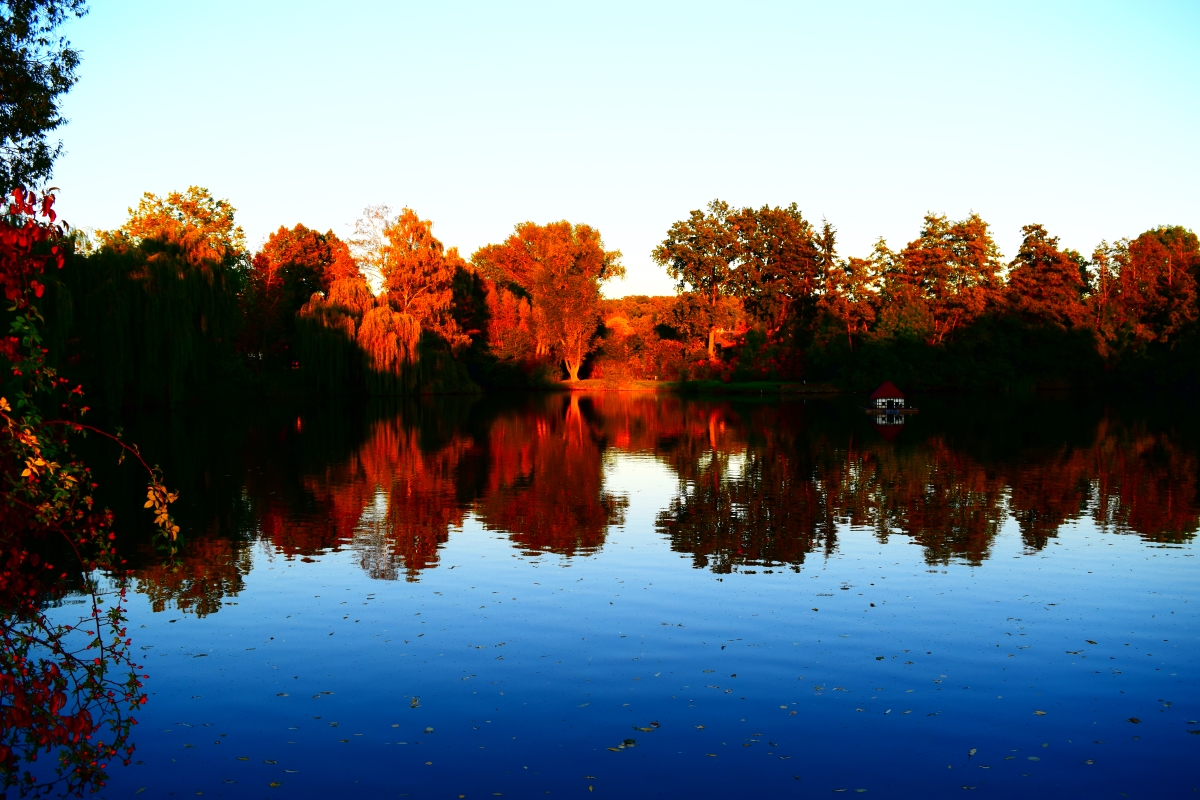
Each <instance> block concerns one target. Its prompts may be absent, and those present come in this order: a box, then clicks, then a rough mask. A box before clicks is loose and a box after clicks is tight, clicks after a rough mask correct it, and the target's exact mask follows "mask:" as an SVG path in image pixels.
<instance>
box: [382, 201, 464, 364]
mask: <svg viewBox="0 0 1200 800" xmlns="http://www.w3.org/2000/svg"><path fill="white" fill-rule="evenodd" d="M383 234H384V236H385V238H386V240H387V243H386V244H385V245H384V247H383V252H382V259H381V262H380V269H381V273H380V277H381V278H382V279H383V287H384V289H385V290H386V292H387V300H388V302H389V303H390V305H391V307H392V308H393V309H394V310H395V311H396V312H398V313H400V314H406V315H408V316H409V317H412V319H414V320H415V321H416V323H417V324H418V325H419V326H420V327H421V328H423V329H425V330H430V331H436V332H438V333H439V334H441V335H442V337H443V338H445V339H446V340H447V341H449V342H451V343H453V344H460V343H465V339H466V337H464V336H462V335H461V334H460V333H459V332H458V329H457V325H456V324H455V321H454V318H453V316H452V315H451V314H450V304H451V301H452V300H453V298H454V278H455V275H456V274H457V273H458V271H459V270H462V269H466V267H467V264H466V262H465V261H463V259H462V257H461V256H459V254H458V248H456V247H452V248H450V250H449V251H447V250H446V249H445V247H443V245H442V243H441V242H440V241H439V240H438V239H437V237H435V236H434V235H433V223H432V222H430V221H429V220H423V219H421V218H420V217H418V216H417V214H416V212H415V211H413V210H412V209H409V208H406V209H404V210H403V211H402V212H401V213H400V216H399V217H398V218H397V219H396V220H395V221H394V222H392V223H391V224H390V225H388V226H387V227H386V228H385V229H384V231H383Z"/></svg>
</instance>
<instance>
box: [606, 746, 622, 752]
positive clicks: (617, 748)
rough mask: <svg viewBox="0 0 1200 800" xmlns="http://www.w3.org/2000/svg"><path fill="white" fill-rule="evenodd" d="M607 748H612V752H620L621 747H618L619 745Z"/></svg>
mask: <svg viewBox="0 0 1200 800" xmlns="http://www.w3.org/2000/svg"><path fill="white" fill-rule="evenodd" d="M608 749H609V750H612V751H613V752H614V753H619V752H621V749H620V748H619V747H610V748H608Z"/></svg>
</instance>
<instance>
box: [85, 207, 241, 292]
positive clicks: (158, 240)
mask: <svg viewBox="0 0 1200 800" xmlns="http://www.w3.org/2000/svg"><path fill="white" fill-rule="evenodd" d="M235 211H236V209H234V207H233V206H232V205H231V204H230V202H229V201H228V200H218V199H217V198H215V197H213V196H212V194H211V193H210V192H209V191H208V189H205V188H203V187H200V186H190V187H188V190H187V191H186V192H171V193H170V194H169V195H167V196H166V197H165V198H162V197H159V196H158V195H156V194H153V193H151V192H146V193H145V194H144V195H142V199H141V200H140V201H139V202H138V206H137V208H131V209H129V220H128V221H127V222H126V223H125V225H124V226H122V228H121V230H120V232H119V233H120V234H123V235H124V236H127V237H129V238H130V239H132V240H133V241H135V242H138V243H145V242H151V243H155V244H159V245H164V246H166V247H169V248H171V249H172V250H173V251H175V252H178V253H180V254H181V255H182V256H183V257H184V258H185V259H186V260H187V262H188V264H190V265H191V266H194V267H198V268H200V269H203V270H206V271H212V270H217V269H226V270H231V271H233V272H235V273H238V274H240V273H242V272H244V271H245V269H246V266H247V262H248V260H249V259H248V256H247V253H246V234H245V233H244V232H243V231H242V229H241V226H239V225H238V224H237V223H236V222H235V221H234V218H233V217H234V213H235ZM108 239H109V241H111V239H112V237H111V236H109V237H108Z"/></svg>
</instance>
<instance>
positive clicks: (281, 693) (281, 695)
mask: <svg viewBox="0 0 1200 800" xmlns="http://www.w3.org/2000/svg"><path fill="white" fill-rule="evenodd" d="M275 696H276V697H287V696H288V693H287V692H279V693H278V694H276V695H275Z"/></svg>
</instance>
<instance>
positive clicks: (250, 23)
mask: <svg viewBox="0 0 1200 800" xmlns="http://www.w3.org/2000/svg"><path fill="white" fill-rule="evenodd" d="M91 5H92V8H91V11H90V13H89V14H88V15H87V16H86V17H84V18H83V19H81V20H75V21H72V22H71V23H69V25H67V26H66V28H65V29H64V32H65V33H66V35H67V36H68V38H69V39H70V40H71V41H72V43H73V44H74V45H75V46H76V47H78V48H79V49H80V50H81V51H82V55H83V60H82V64H81V66H80V70H79V75H80V80H79V83H78V84H77V85H76V86H75V87H74V88H73V89H72V90H71V92H70V94H69V95H68V96H67V97H66V99H65V100H64V102H63V111H64V114H65V116H66V117H68V118H69V120H70V121H69V122H68V124H67V125H65V126H64V127H63V128H61V129H60V131H59V132H58V133H59V134H60V136H61V138H62V140H63V142H64V144H65V146H66V151H67V152H66V155H65V156H64V157H63V158H61V159H60V161H59V162H58V164H57V166H56V169H55V173H54V180H53V184H54V185H56V186H58V187H59V188H60V193H59V204H58V208H59V210H60V211H61V212H62V214H63V216H64V217H65V219H66V220H67V221H68V222H69V223H71V224H73V225H77V226H83V227H91V228H115V227H119V226H120V225H121V224H122V223H123V222H124V220H125V218H126V217H127V214H128V208H129V207H130V206H134V205H136V204H137V201H138V199H139V198H140V197H141V195H142V193H143V192H154V193H156V194H160V195H162V194H166V193H168V192H170V191H172V190H177V189H178V190H183V189H186V188H187V187H188V186H190V185H199V186H204V187H207V188H208V189H209V190H210V191H211V192H212V193H213V194H214V195H215V196H217V197H220V198H227V199H228V200H230V201H231V202H232V204H233V206H234V207H235V208H236V209H237V220H238V222H239V223H240V224H241V225H242V226H243V228H244V229H245V231H246V234H247V239H248V242H249V244H250V245H251V247H252V248H255V249H256V248H257V247H258V246H259V245H261V243H262V242H264V241H265V240H266V238H267V236H268V235H269V234H270V233H271V232H272V231H273V230H275V229H277V228H278V227H279V226H280V225H286V226H289V227H290V226H292V225H295V224H296V223H298V222H300V223H304V224H305V225H307V226H308V227H310V228H317V229H320V230H322V231H324V230H330V229H332V230H333V231H334V232H335V233H337V234H339V235H343V236H344V235H348V234H349V232H350V231H351V230H352V229H353V223H354V220H355V219H356V218H358V217H359V216H360V214H361V211H362V209H363V207H364V206H367V205H375V204H380V203H384V204H387V205H389V206H391V207H392V208H393V209H396V210H399V209H400V208H403V207H405V206H407V207H410V208H412V209H414V210H415V211H416V212H417V213H418V214H420V216H421V217H422V218H425V219H431V220H433V223H434V233H435V235H437V236H438V238H439V239H441V240H442V241H443V242H444V243H445V244H446V246H448V247H449V246H457V247H458V248H459V249H460V251H461V252H463V254H464V255H466V256H468V257H469V256H470V254H471V253H472V252H474V251H475V249H476V248H478V247H480V246H482V245H484V244H487V243H489V242H498V241H502V240H503V239H504V238H505V237H506V236H507V235H508V234H509V233H511V231H512V229H513V226H514V225H516V224H517V223H520V222H523V221H526V220H532V221H534V222H540V223H544V222H550V221H554V220H560V219H567V220H570V221H571V222H575V223H587V224H589V225H592V226H593V227H596V228H598V229H599V230H600V232H601V235H602V236H603V237H604V241H605V244H606V246H607V247H608V248H609V249H618V250H620V251H621V252H622V253H623V255H624V258H623V261H624V264H625V266H626V268H627V273H628V274H627V277H626V279H625V280H624V281H622V282H619V283H616V284H614V285H612V286H610V287H608V289H607V292H606V293H607V294H608V295H609V296H620V295H625V294H667V293H670V292H672V291H673V285H672V282H671V281H670V279H669V278H668V277H667V275H666V274H665V272H664V270H663V269H662V268H660V267H658V266H656V265H655V264H654V263H653V261H652V260H651V258H650V252H651V250H652V249H653V248H654V247H655V245H657V244H658V243H659V242H661V241H662V239H663V238H664V236H665V235H666V232H667V229H668V228H669V227H670V225H671V223H672V222H674V221H675V220H678V219H682V218H684V217H685V216H686V215H687V213H688V212H689V211H690V210H692V209H696V208H702V207H703V206H704V205H705V204H707V203H708V202H709V201H711V200H713V199H714V198H720V199H722V200H725V201H727V202H729V203H730V204H732V205H734V206H737V207H741V206H762V205H764V204H769V205H787V204H788V203H792V202H795V203H796V204H797V205H798V206H799V207H800V209H801V210H802V212H803V213H804V214H805V216H806V217H807V218H808V219H810V220H813V221H814V222H820V220H821V219H822V218H825V219H828V220H829V221H830V222H831V223H833V225H834V226H835V227H836V228H837V230H838V235H839V251H840V253H841V254H842V255H844V256H850V255H867V254H868V253H869V252H870V250H871V248H872V246H873V245H874V242H875V241H876V240H877V239H878V238H879V237H881V236H882V237H884V238H885V239H886V240H887V242H888V243H889V245H891V246H892V247H894V248H898V247H902V246H903V245H904V244H905V243H906V242H908V241H911V240H912V239H914V238H916V236H917V235H918V232H919V230H920V225H921V220H922V217H923V216H924V215H925V214H926V213H927V212H931V211H932V212H935V213H940V214H945V215H948V216H949V217H951V218H953V219H961V218H963V217H965V216H966V215H968V214H969V213H971V212H977V213H979V214H980V215H981V216H982V217H983V218H984V219H985V220H987V221H988V222H989V223H990V224H991V226H992V231H993V235H994V236H995V238H996V241H997V242H998V244H999V245H1000V248H1001V250H1002V252H1003V253H1004V254H1005V255H1006V257H1011V256H1012V255H1013V254H1014V253H1015V252H1016V250H1017V247H1018V245H1019V243H1020V237H1021V233H1020V229H1021V226H1022V225H1026V224H1029V223H1035V222H1036V223H1041V224H1044V225H1045V226H1046V227H1047V228H1048V229H1049V230H1050V232H1051V233H1053V234H1055V235H1057V236H1059V237H1060V238H1061V241H1062V244H1063V245H1064V246H1067V247H1073V248H1076V249H1078V250H1080V251H1081V252H1083V253H1085V254H1089V253H1090V252H1091V251H1092V248H1094V247H1095V246H1096V245H1097V244H1098V243H1099V242H1100V241H1101V240H1102V239H1106V240H1109V241H1113V240H1116V239H1119V238H1122V237H1125V236H1130V237H1132V236H1136V235H1137V234H1138V233H1140V232H1141V231H1143V230H1146V229H1147V228H1150V227H1153V226H1156V225H1161V224H1179V225H1184V226H1187V227H1189V228H1192V229H1193V230H1195V229H1198V228H1200V191H1197V187H1198V186H1200V147H1198V146H1197V131H1200V102H1197V101H1198V100H1200V97H1198V95H1200V89H1198V87H1200V46H1197V42H1200V3H1197V2H1194V0H1193V1H1190V2H1148V1H1144V0H1143V1H1140V2H1127V3H1106V2H1100V1H1098V0H1091V2H1086V3H1069V2H1048V1H1047V0H1042V1H1041V2H1035V3H1021V2H1011V1H1010V2H1003V3H1000V2H997V3H987V2H971V3H962V2H941V3H938V2H926V3H922V2H907V3H898V2H880V3H871V2H840V3H832V2H820V3H805V2H749V1H748V0H741V2H737V3H730V2H726V3H709V2H701V1H700V0H689V2H648V1H647V0H642V2H636V3H626V2H617V1H615V0H606V1H605V2H558V3H533V2H529V3H522V2H496V1H495V0H493V1H492V2H481V3H470V2H452V1H449V0H443V1H442V2H437V3H433V2H426V3H409V2H398V1H395V0H392V1H388V0H379V1H378V2H377V1H375V0H358V2H354V3H329V2H323V3H314V2H306V0H287V2H275V0H239V1H238V2H229V1H227V0H206V2H203V3H184V2H177V1H176V0H149V1H148V0H120V2H112V0H109V1H108V2H105V1H104V0H92V4H91Z"/></svg>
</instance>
